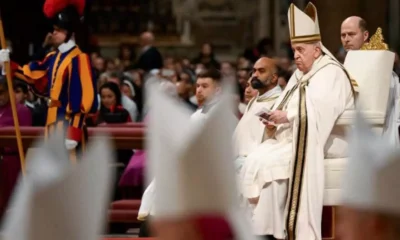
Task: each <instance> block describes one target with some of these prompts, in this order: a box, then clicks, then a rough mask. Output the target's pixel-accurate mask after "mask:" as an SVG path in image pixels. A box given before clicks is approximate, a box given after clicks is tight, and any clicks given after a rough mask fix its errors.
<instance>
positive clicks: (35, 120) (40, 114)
mask: <svg viewBox="0 0 400 240" xmlns="http://www.w3.org/2000/svg"><path fill="white" fill-rule="evenodd" d="M14 91H15V97H16V100H17V102H18V103H20V104H23V105H25V106H26V107H28V109H29V110H30V111H31V115H32V126H40V127H43V126H45V125H46V117H47V108H48V107H47V104H45V103H44V102H43V101H37V102H30V101H29V100H28V97H29V91H28V85H27V84H26V83H24V82H22V81H15V85H14Z"/></svg>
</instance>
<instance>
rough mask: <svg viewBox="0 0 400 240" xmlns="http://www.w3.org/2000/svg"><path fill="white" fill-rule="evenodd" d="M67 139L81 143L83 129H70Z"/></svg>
mask: <svg viewBox="0 0 400 240" xmlns="http://www.w3.org/2000/svg"><path fill="white" fill-rule="evenodd" d="M67 138H68V139H71V140H74V141H77V142H80V141H81V140H82V129H80V128H76V127H71V126H69V127H68V130H67Z"/></svg>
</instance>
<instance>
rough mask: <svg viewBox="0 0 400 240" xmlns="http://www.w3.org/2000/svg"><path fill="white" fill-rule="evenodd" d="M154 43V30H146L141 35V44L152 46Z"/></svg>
mask: <svg viewBox="0 0 400 240" xmlns="http://www.w3.org/2000/svg"><path fill="white" fill-rule="evenodd" d="M153 43H154V35H153V33H152V32H144V33H142V34H141V35H140V45H142V46H152V45H153Z"/></svg>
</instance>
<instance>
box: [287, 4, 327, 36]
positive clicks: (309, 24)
mask: <svg viewBox="0 0 400 240" xmlns="http://www.w3.org/2000/svg"><path fill="white" fill-rule="evenodd" d="M288 20H289V31H290V40H291V42H292V43H308V42H316V41H321V34H320V31H319V23H318V13H317V8H316V7H315V6H314V4H312V3H308V4H307V7H306V8H305V9H304V12H303V11H301V10H300V9H298V8H297V7H296V6H295V5H294V4H293V3H292V4H290V7H289V12H288Z"/></svg>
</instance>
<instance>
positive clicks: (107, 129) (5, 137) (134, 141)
mask: <svg viewBox="0 0 400 240" xmlns="http://www.w3.org/2000/svg"><path fill="white" fill-rule="evenodd" d="M20 129H21V138H22V144H23V146H24V148H25V150H26V149H28V148H30V147H31V146H32V144H33V143H35V142H36V141H37V140H43V137H44V128H43V127H20ZM88 133H89V139H94V138H96V136H99V135H102V134H107V135H110V136H111V138H112V140H113V141H114V144H115V147H116V148H118V149H143V148H144V144H143V143H144V138H145V128H144V125H143V124H138V125H133V124H130V125H126V124H124V125H119V124H118V125H117V124H116V125H104V126H98V127H94V128H88ZM0 146H1V147H15V148H16V147H17V138H16V136H15V129H14V128H13V127H2V128H0Z"/></svg>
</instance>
